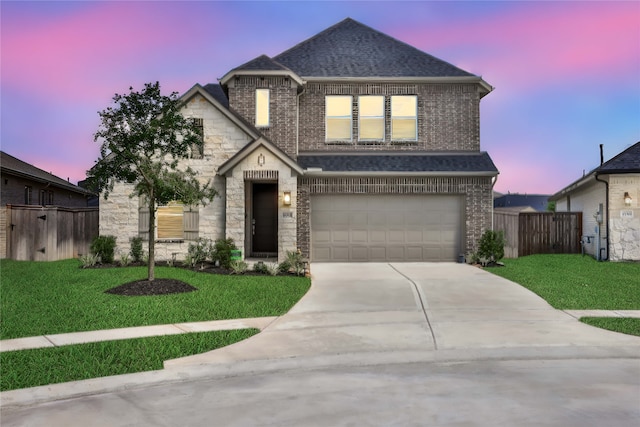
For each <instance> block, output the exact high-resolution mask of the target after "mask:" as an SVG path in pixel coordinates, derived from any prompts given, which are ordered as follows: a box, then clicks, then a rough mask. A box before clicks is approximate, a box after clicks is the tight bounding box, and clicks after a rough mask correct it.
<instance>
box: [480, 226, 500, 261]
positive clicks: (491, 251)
mask: <svg viewBox="0 0 640 427" xmlns="http://www.w3.org/2000/svg"><path fill="white" fill-rule="evenodd" d="M477 256H478V258H480V259H481V260H482V259H484V260H486V262H498V261H500V260H501V259H502V258H504V233H503V232H502V231H493V230H487V231H485V232H484V234H483V235H482V237H481V238H480V243H479V245H478V253H477Z"/></svg>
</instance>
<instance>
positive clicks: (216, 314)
mask: <svg viewBox="0 0 640 427" xmlns="http://www.w3.org/2000/svg"><path fill="white" fill-rule="evenodd" d="M146 272H147V269H146V267H125V268H104V269H81V268H79V263H78V261H77V260H64V261H56V262H28V261H12V260H6V259H3V260H0V304H1V307H2V310H1V311H0V325H1V330H0V339H8V338H19V337H27V336H34V335H44V334H58V333H64V332H78V331H88V330H96V329H112V328H124V327H130V326H144V325H155V324H167V323H182V322H192V321H205V320H221V319H234V318H247V317H263V316H279V315H282V314H284V313H286V312H287V311H288V310H289V309H290V308H291V307H292V306H293V304H295V303H296V302H297V301H298V300H299V299H300V298H301V297H302V296H303V295H304V294H305V293H306V292H307V290H308V289H309V287H310V280H309V279H308V278H304V277H293V276H235V275H234V276H225V275H215V274H207V273H199V272H194V271H190V270H185V269H180V268H171V267H157V268H156V277H158V278H160V277H165V278H174V279H179V280H182V281H184V282H187V283H189V284H190V285H192V286H194V287H196V288H198V290H197V291H194V292H189V293H182V294H171V295H156V296H138V297H130V296H121V295H112V294H106V293H104V291H106V290H107V289H110V288H113V287H115V286H118V285H121V284H124V283H127V282H130V281H134V280H139V279H144V278H146Z"/></svg>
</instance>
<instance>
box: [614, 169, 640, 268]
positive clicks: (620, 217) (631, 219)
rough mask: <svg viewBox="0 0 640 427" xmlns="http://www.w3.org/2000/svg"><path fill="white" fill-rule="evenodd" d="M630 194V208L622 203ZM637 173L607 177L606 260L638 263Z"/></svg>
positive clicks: (639, 211)
mask: <svg viewBox="0 0 640 427" xmlns="http://www.w3.org/2000/svg"><path fill="white" fill-rule="evenodd" d="M625 192H627V193H629V196H631V199H632V202H631V206H626V205H625V204H624V193H625ZM639 198H640V174H629V175H612V176H610V177H609V250H610V253H609V259H610V260H611V261H640V203H638V202H639V200H638V199H639Z"/></svg>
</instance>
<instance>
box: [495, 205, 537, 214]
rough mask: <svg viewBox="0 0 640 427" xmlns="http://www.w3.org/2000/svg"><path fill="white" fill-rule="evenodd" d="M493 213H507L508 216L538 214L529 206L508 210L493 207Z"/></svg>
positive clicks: (513, 207)
mask: <svg viewBox="0 0 640 427" xmlns="http://www.w3.org/2000/svg"><path fill="white" fill-rule="evenodd" d="M493 212H494V213H508V214H513V215H516V214H519V213H520V212H525V213H526V212H538V211H537V210H535V209H534V208H533V207H531V206H510V207H508V208H498V207H495V206H494V209H493Z"/></svg>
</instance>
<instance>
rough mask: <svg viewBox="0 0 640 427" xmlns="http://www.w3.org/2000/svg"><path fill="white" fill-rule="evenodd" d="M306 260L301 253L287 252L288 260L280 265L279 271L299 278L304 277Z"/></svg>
mask: <svg viewBox="0 0 640 427" xmlns="http://www.w3.org/2000/svg"><path fill="white" fill-rule="evenodd" d="M305 265H306V259H305V258H304V257H303V256H302V253H301V252H300V251H295V252H294V251H287V258H286V259H285V260H284V261H282V262H281V263H280V265H279V266H278V269H279V270H280V271H281V272H282V273H294V274H295V275H297V276H304V268H305Z"/></svg>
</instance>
